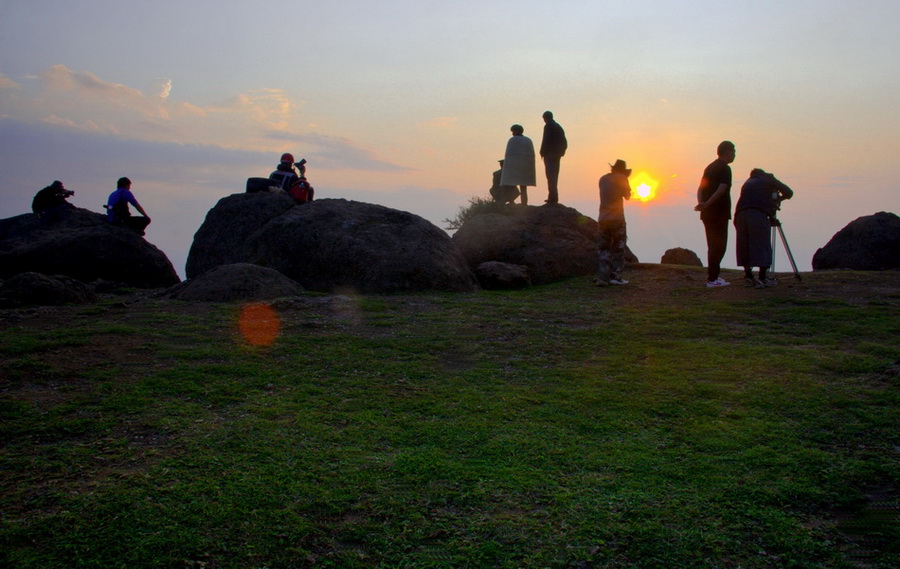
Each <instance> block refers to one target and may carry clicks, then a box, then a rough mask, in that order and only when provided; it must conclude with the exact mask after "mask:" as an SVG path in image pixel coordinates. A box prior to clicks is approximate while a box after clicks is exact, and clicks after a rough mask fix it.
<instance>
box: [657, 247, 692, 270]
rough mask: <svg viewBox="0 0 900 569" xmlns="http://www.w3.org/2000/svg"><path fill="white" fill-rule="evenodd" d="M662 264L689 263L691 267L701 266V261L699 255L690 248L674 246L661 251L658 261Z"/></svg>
mask: <svg viewBox="0 0 900 569" xmlns="http://www.w3.org/2000/svg"><path fill="white" fill-rule="evenodd" d="M659 262H660V263H661V264H663V265H689V266H693V267H702V266H703V262H702V261H701V260H700V257H698V256H697V254H696V253H694V252H693V251H691V250H690V249H684V248H682V247H675V248H674V249H669V250H667V251H666V252H665V253H663V256H662V259H661V260H660V261H659Z"/></svg>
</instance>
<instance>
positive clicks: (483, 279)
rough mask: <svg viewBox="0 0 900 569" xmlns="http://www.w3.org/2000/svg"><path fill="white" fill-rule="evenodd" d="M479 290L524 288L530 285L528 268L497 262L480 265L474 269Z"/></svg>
mask: <svg viewBox="0 0 900 569" xmlns="http://www.w3.org/2000/svg"><path fill="white" fill-rule="evenodd" d="M475 276H476V277H478V283H479V284H480V285H481V288H483V289H486V290H510V289H518V288H525V287H527V286H529V285H530V284H531V277H529V276H528V267H526V266H525V265H513V264H511V263H501V262H499V261H487V262H486V263H481V264H480V265H478V267H477V268H476V269H475Z"/></svg>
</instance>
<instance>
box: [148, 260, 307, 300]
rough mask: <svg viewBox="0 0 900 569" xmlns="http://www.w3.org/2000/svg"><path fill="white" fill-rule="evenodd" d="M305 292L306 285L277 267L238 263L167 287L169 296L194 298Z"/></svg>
mask: <svg viewBox="0 0 900 569" xmlns="http://www.w3.org/2000/svg"><path fill="white" fill-rule="evenodd" d="M302 292H303V287H302V286H300V285H299V284H297V283H296V282H294V281H292V280H291V279H289V278H287V277H286V276H284V275H282V274H281V273H279V272H278V271H276V270H275V269H269V268H267V267H260V266H258V265H251V264H250V263H235V264H232V265H220V266H218V267H215V268H213V269H210V270H209V271H207V272H205V273H203V274H202V275H200V276H199V277H197V278H195V279H190V280H187V281H185V282H183V283H181V284H179V285H176V286H175V287H173V288H172V289H170V290H168V291H166V296H168V297H169V298H172V299H175V300H186V301H190V302H236V301H248V302H249V301H261V300H274V299H276V298H281V297H284V296H296V295H298V294H301V293H302Z"/></svg>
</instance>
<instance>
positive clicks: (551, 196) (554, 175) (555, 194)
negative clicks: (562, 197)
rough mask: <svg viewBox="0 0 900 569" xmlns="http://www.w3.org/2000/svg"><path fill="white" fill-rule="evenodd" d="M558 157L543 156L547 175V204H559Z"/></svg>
mask: <svg viewBox="0 0 900 569" xmlns="http://www.w3.org/2000/svg"><path fill="white" fill-rule="evenodd" d="M559 159H560V157H559V156H544V171H545V172H546V173H547V203H558V202H559Z"/></svg>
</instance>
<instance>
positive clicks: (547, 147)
mask: <svg viewBox="0 0 900 569" xmlns="http://www.w3.org/2000/svg"><path fill="white" fill-rule="evenodd" d="M568 146H569V143H568V141H567V140H566V132H565V131H564V130H563V127H561V126H560V125H559V123H558V122H556V121H555V120H553V113H552V112H550V111H544V138H543V140H541V158H542V159H543V160H544V171H545V172H546V174H547V203H559V162H560V159H561V158H562V157H563V156H565V155H566V149H567V148H568Z"/></svg>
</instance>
